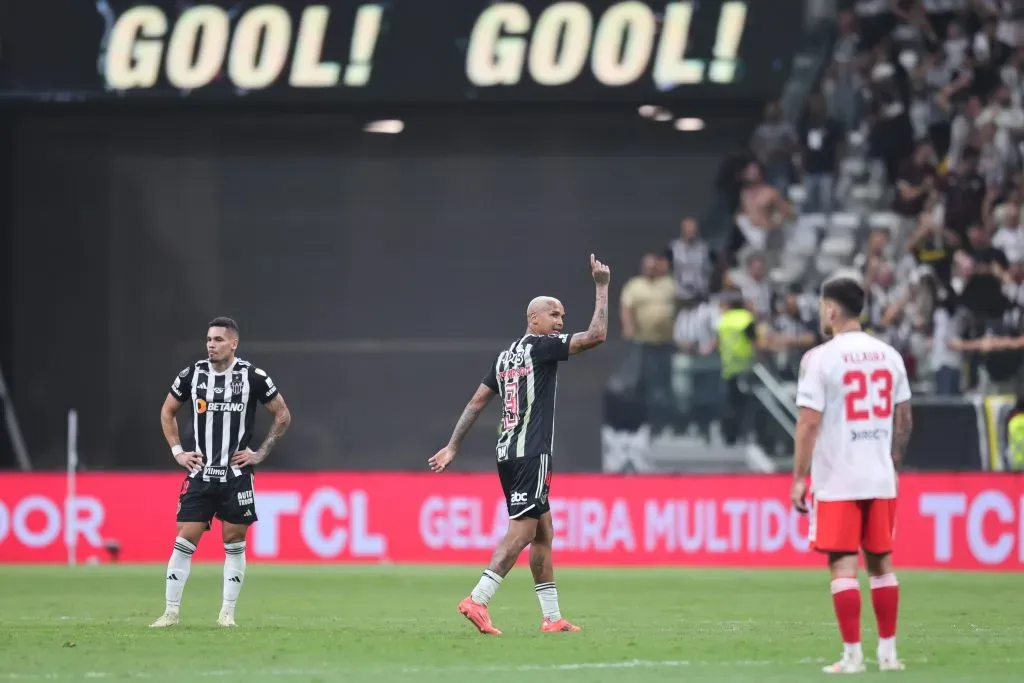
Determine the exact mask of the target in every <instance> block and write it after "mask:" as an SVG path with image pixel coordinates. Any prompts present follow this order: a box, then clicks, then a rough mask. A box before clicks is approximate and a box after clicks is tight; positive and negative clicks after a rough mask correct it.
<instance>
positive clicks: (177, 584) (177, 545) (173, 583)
mask: <svg viewBox="0 0 1024 683" xmlns="http://www.w3.org/2000/svg"><path fill="white" fill-rule="evenodd" d="M195 551H196V547H195V546H194V545H193V544H192V542H191V541H189V540H186V539H184V538H182V537H181V536H178V537H177V538H175V539H174V550H173V551H172V552H171V559H170V561H168V563H167V590H166V592H165V595H166V597H167V611H168V612H177V611H178V610H179V609H181V594H182V593H184V592H185V582H186V581H188V575H189V572H191V571H192V553H194V552H195Z"/></svg>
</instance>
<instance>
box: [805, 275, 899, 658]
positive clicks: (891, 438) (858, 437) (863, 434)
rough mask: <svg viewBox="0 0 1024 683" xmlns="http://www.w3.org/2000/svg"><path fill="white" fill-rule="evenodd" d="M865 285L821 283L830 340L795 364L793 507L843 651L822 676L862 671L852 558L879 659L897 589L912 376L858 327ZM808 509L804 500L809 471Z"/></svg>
mask: <svg viewBox="0 0 1024 683" xmlns="http://www.w3.org/2000/svg"><path fill="white" fill-rule="evenodd" d="M863 307H864V290H863V288H862V287H861V285H860V284H859V283H858V282H857V281H856V280H853V279H850V278H845V277H839V278H834V279H832V280H829V281H828V282H826V283H825V285H824V286H823V287H822V292H821V302H820V305H819V308H820V317H821V331H822V334H824V335H825V336H826V337H828V336H831V337H832V338H831V339H830V340H829V341H827V342H825V343H824V344H821V345H820V346H818V347H815V348H814V349H811V350H810V351H808V352H807V353H806V354H805V355H804V357H803V360H802V361H801V363H800V379H799V382H798V387H797V401H796V403H797V406H799V408H800V415H799V418H798V420H797V427H796V454H795V462H794V465H793V490H792V500H793V505H794V506H795V507H796V509H797V510H799V511H800V512H808V513H810V534H809V535H810V541H811V547H813V548H814V549H815V550H817V551H819V552H822V553H826V554H827V555H828V563H829V568H830V569H831V572H832V602H833V606H834V607H835V612H836V618H837V620H838V622H839V632H840V634H841V635H842V638H843V643H844V649H843V657H842V659H841V660H840V661H839V662H837V663H836V664H833V665H831V666H828V667H826V668H825V672H826V673H859V672H861V671H864V669H865V667H864V652H863V650H862V649H861V643H860V612H861V596H860V585H859V583H858V581H857V564H858V554H859V553H860V552H861V551H863V553H864V562H865V565H866V566H867V570H868V574H869V576H870V580H871V602H872V605H873V606H874V610H875V617H876V619H877V621H878V636H879V641H878V665H879V668H880V669H881V670H882V671H896V670H900V669H903V664H902V663H901V662H900V660H899V659H898V658H897V656H896V615H897V611H898V607H899V585H898V583H897V581H896V575H895V573H893V564H892V559H891V553H892V549H893V531H894V529H895V514H896V471H897V468H898V467H899V463H900V460H901V459H902V457H903V453H904V451H905V450H906V447H907V443H908V442H909V440H910V432H911V428H912V424H911V414H910V381H909V379H908V378H907V370H906V367H905V366H904V363H903V358H902V357H901V356H900V354H899V353H898V352H897V351H896V350H895V349H894V348H892V347H891V346H889V345H888V344H886V343H884V342H882V341H880V340H878V339H876V338H874V337H872V336H870V335H868V334H866V333H865V332H863V331H862V330H861V328H860V322H859V319H860V313H861V309H862V308H863ZM808 475H810V479H811V484H810V485H811V491H810V494H811V505H810V506H808V504H807V494H808V484H807V476H808Z"/></svg>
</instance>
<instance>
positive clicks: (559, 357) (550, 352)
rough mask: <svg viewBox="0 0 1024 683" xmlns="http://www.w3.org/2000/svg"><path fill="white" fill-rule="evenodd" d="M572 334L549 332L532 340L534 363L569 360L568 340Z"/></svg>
mask: <svg viewBox="0 0 1024 683" xmlns="http://www.w3.org/2000/svg"><path fill="white" fill-rule="evenodd" d="M571 337H572V335H568V334H549V335H546V336H543V337H537V338H536V339H535V340H534V341H533V361H534V362H535V363H557V362H559V361H565V360H569V340H570V339H571Z"/></svg>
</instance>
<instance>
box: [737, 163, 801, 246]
mask: <svg viewBox="0 0 1024 683" xmlns="http://www.w3.org/2000/svg"><path fill="white" fill-rule="evenodd" d="M740 177H741V185H742V189H741V190H740V205H739V210H738V211H737V212H736V217H735V218H736V225H735V230H734V231H733V234H732V237H731V238H730V240H729V248H728V254H729V261H730V263H731V264H735V263H737V262H738V261H740V260H742V257H743V256H744V255H745V254H747V253H749V252H751V251H764V250H765V248H766V247H767V246H768V237H769V235H771V234H772V233H773V232H775V231H776V230H778V229H779V228H780V227H781V226H782V225H783V223H785V222H786V221H787V220H788V219H790V218H792V217H793V207H792V205H790V203H789V202H788V201H787V200H786V199H785V198H784V197H783V195H782V193H780V192H779V191H778V190H777V189H775V188H774V187H772V186H771V185H769V184H768V183H766V182H764V176H763V175H762V173H761V168H760V166H758V165H757V162H751V163H749V164H747V166H746V167H745V168H744V169H743V171H742V173H741V176H740Z"/></svg>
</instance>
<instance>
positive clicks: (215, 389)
mask: <svg viewBox="0 0 1024 683" xmlns="http://www.w3.org/2000/svg"><path fill="white" fill-rule="evenodd" d="M277 394H278V390H277V387H276V386H275V385H274V380H272V379H270V377H268V376H267V373H266V372H264V371H263V370H260V369H259V368H257V367H255V366H254V365H253V364H252V363H250V362H248V361H244V360H242V359H241V358H236V359H235V361H234V363H232V364H231V366H230V367H228V368H227V369H226V370H224V371H223V372H215V371H214V370H213V368H212V366H211V365H210V361H208V360H201V361H197V362H196V363H193V364H192V365H190V366H188V367H187V368H185V369H184V370H182V371H181V372H179V373H178V376H177V377H175V378H174V383H173V384H171V396H173V397H174V398H176V399H177V400H178V401H180V402H182V403H184V402H186V401H191V402H192V434H193V437H194V439H195V447H194V448H195V451H196V452H197V453H201V454H202V456H203V469H202V470H197V471H196V472H193V473H192V474H190V475H189V476H191V477H193V478H194V477H201V478H202V479H203V481H227V480H228V479H229V478H234V477H238V476H241V475H242V474H246V473H247V472H246V470H251V468H250V467H242V468H239V467H232V466H231V456H232V455H234V454H235V452H237V451H240V450H245V449H246V448H247V447H248V445H249V441H250V439H252V429H253V425H254V424H255V422H256V407H257V405H259V404H263V403H267V402H269V401H272V400H273V399H274V397H275V396H277Z"/></svg>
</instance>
